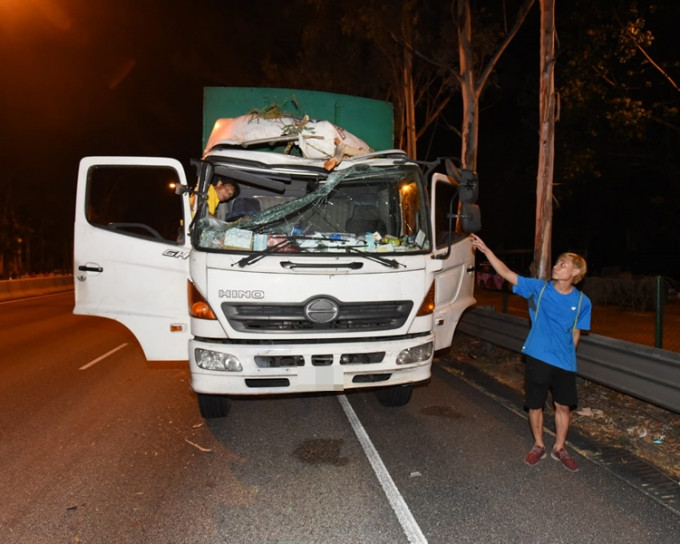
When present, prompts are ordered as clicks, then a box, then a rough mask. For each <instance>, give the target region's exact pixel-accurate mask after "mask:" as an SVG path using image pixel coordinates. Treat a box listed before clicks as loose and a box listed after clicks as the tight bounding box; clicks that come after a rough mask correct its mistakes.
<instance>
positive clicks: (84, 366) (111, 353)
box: [78, 342, 128, 370]
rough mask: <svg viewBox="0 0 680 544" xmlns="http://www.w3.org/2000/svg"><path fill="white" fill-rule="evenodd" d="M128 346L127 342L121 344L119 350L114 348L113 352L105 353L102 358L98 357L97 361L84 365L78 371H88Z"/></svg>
mask: <svg viewBox="0 0 680 544" xmlns="http://www.w3.org/2000/svg"><path fill="white" fill-rule="evenodd" d="M127 345H128V343H127V342H125V343H124V344H121V345H120V346H118V347H117V348H113V349H112V350H111V351H109V352H107V353H105V354H104V355H102V356H100V357H97V358H96V359H94V360H92V361H90V362H89V363H87V364H84V365H83V366H81V367H80V368H79V369H78V370H87V369H88V368H90V367H91V366H92V365H96V364H97V363H98V362H99V361H101V360H102V359H106V358H107V357H108V356H109V355H113V354H114V353H116V352H117V351H118V350H121V349H123V348H124V347H125V346H127Z"/></svg>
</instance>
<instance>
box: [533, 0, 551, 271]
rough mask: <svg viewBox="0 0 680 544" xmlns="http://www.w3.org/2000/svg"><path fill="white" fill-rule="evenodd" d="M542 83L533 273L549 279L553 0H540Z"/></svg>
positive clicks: (540, 91) (540, 92)
mask: <svg viewBox="0 0 680 544" xmlns="http://www.w3.org/2000/svg"><path fill="white" fill-rule="evenodd" d="M540 4H541V65H540V76H541V84H540V90H539V119H540V127H539V150H538V176H537V180H536V232H535V238H534V262H533V264H532V273H533V275H534V276H535V277H537V278H542V279H546V280H547V279H550V262H551V259H552V258H551V255H550V251H551V241H552V223H553V213H552V212H553V209H552V199H553V191H552V189H553V170H554V163H555V113H556V105H557V104H556V95H555V0H541V1H540Z"/></svg>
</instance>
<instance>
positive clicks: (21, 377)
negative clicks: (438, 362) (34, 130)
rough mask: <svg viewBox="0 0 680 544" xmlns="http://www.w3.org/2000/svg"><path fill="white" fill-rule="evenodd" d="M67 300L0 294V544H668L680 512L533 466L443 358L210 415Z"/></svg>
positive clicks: (167, 373) (487, 402)
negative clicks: (360, 383) (392, 395)
mask: <svg viewBox="0 0 680 544" xmlns="http://www.w3.org/2000/svg"><path fill="white" fill-rule="evenodd" d="M72 297H73V295H72V293H66V294H61V295H51V296H45V297H36V298H32V299H26V300H23V301H15V302H12V303H2V304H0V459H2V465H3V466H2V471H0V490H2V495H1V497H2V498H1V499H0V501H1V503H0V542H21V543H23V544H31V543H43V542H44V543H50V544H52V543H73V542H82V543H107V544H108V543H177V544H180V543H235V544H241V543H243V544H249V543H258V544H259V543H267V544H270V543H271V544H274V543H276V544H284V543H285V544H293V543H296V544H303V543H304V544H309V543H330V544H332V543H370V544H381V543H385V544H395V543H400V542H404V543H406V542H414V543H424V542H430V543H465V542H475V543H478V542H482V543H506V542H507V543H539V542H540V543H561V542H564V543H567V542H568V543H574V542H578V543H590V542H593V543H594V542H597V543H601V542H617V543H627V542H630V543H635V544H641V543H649V542H658V543H664V544H665V543H668V542H675V541H677V538H678V535H679V534H680V517H679V516H677V515H676V514H674V513H673V512H672V511H671V510H669V509H667V508H664V507H663V506H662V505H660V504H659V503H657V502H656V501H654V500H652V499H651V498H649V497H648V496H647V495H645V494H643V493H641V492H639V491H637V490H636V489H635V488H633V487H632V486H629V485H628V484H626V483H625V482H624V481H622V480H620V479H618V478H616V477H614V476H612V475H611V474H610V473H609V472H607V471H605V470H604V469H602V468H601V467H600V466H598V465H596V464H594V463H592V462H590V461H589V460H588V459H585V458H582V457H579V456H578V455H576V458H577V460H578V461H579V462H580V465H581V471H580V472H578V473H575V474H572V473H570V472H567V471H566V470H564V469H563V468H562V467H561V466H559V465H558V464H557V463H555V462H554V461H552V460H551V459H549V458H548V459H546V460H544V461H542V462H541V463H540V464H539V465H538V466H537V467H533V468H530V467H527V466H526V465H524V463H523V462H522V457H523V455H524V454H525V453H526V451H527V450H528V448H529V447H530V446H531V440H530V437H529V431H528V428H527V424H526V421H525V419H524V418H522V417H521V416H519V415H517V414H516V413H515V412H513V411H510V410H507V409H506V408H504V407H502V406H501V405H500V404H499V403H497V402H496V401H494V400H493V399H492V398H490V397H488V396H486V395H484V394H483V393H481V392H480V391H479V390H478V389H476V388H473V387H470V386H469V385H468V384H467V383H465V382H463V381H460V380H459V379H458V378H456V377H455V376H453V375H451V374H449V373H447V372H446V371H445V370H444V368H442V367H437V368H435V371H434V375H433V379H432V381H431V382H430V384H429V385H427V386H426V387H421V388H418V389H417V390H416V391H415V393H414V396H413V399H412V400H411V402H410V403H409V405H408V406H406V407H403V408H385V407H382V406H381V405H380V404H379V403H378V402H377V401H376V399H375V398H374V396H373V395H372V394H371V393H370V392H354V393H347V394H346V395H309V396H298V397H282V398H266V399H250V400H245V399H244V400H237V401H235V402H234V404H233V407H232V411H231V413H230V415H229V416H228V417H227V418H225V419H222V420H212V421H210V422H207V423H206V422H204V421H203V420H202V419H201V417H200V415H199V412H198V407H197V405H196V399H195V397H194V395H193V394H192V393H191V391H190V387H189V376H188V371H187V369H186V367H185V365H184V364H177V363H148V362H146V361H145V360H144V357H143V355H142V352H141V349H140V348H139V346H138V345H137V344H136V341H135V339H134V337H132V336H131V335H130V334H129V333H128V332H127V331H126V330H125V329H124V328H123V327H122V326H120V325H118V324H116V323H114V322H110V321H107V320H102V319H97V318H89V317H82V316H74V315H72V314H71V310H72V307H73V298H72Z"/></svg>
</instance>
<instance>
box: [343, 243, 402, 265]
mask: <svg viewBox="0 0 680 544" xmlns="http://www.w3.org/2000/svg"><path fill="white" fill-rule="evenodd" d="M345 251H346V252H347V253H352V254H354V255H361V256H362V257H363V258H364V259H368V260H369V261H373V262H376V263H380V264H382V265H384V266H389V267H390V268H399V267H400V266H403V267H406V265H405V264H403V263H400V262H398V261H396V260H395V259H386V258H385V257H380V256H379V255H375V254H373V253H365V252H363V251H359V250H358V249H356V248H354V247H346V248H345Z"/></svg>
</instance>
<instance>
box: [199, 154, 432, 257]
mask: <svg viewBox="0 0 680 544" xmlns="http://www.w3.org/2000/svg"><path fill="white" fill-rule="evenodd" d="M258 175H259V176H266V171H261V172H258ZM274 176H275V172H274V171H272V173H271V177H272V178H273V177H274ZM246 189H247V190H246ZM229 208H230V209H229V211H228V212H227V213H226V216H225V220H220V219H217V218H215V217H212V216H209V215H206V216H204V217H201V218H198V220H197V221H196V223H195V226H194V228H195V230H196V232H195V236H194V240H195V243H196V244H197V247H198V248H199V249H206V250H213V251H214V250H217V251H229V252H233V251H244V252H255V253H258V254H259V253H262V252H266V253H265V254H269V253H290V252H294V253H308V254H328V253H335V254H337V253H348V252H352V253H358V252H361V253H366V254H383V253H386V254H404V253H417V252H423V251H429V248H430V233H429V227H428V224H429V222H428V217H427V206H426V205H425V192H424V188H423V184H422V177H421V172H420V169H419V168H418V166H417V165H415V164H412V163H411V164H409V163H400V164H389V165H383V166H368V165H356V166H353V167H350V168H348V169H346V170H340V171H334V172H332V173H330V174H328V176H327V177H326V178H325V179H319V176H318V172H313V173H312V172H308V173H307V175H305V174H304V173H298V174H297V175H292V176H291V177H290V182H289V183H287V184H286V188H285V191H284V192H283V193H282V194H280V193H274V192H272V191H271V190H270V189H268V188H266V187H260V188H254V187H244V188H243V189H242V190H241V193H240V194H239V196H238V197H237V198H235V199H233V201H230V202H229ZM255 260H258V259H254V255H253V257H246V258H244V259H243V261H248V262H246V263H245V264H249V263H250V262H254V261H255ZM372 260H378V261H379V262H382V264H385V265H386V266H393V264H391V261H389V260H386V259H379V258H378V259H372Z"/></svg>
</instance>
